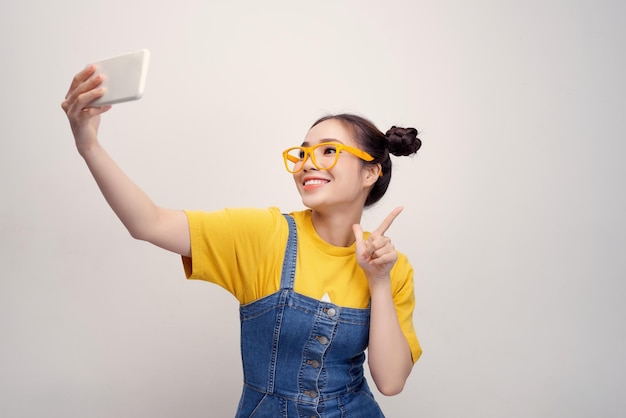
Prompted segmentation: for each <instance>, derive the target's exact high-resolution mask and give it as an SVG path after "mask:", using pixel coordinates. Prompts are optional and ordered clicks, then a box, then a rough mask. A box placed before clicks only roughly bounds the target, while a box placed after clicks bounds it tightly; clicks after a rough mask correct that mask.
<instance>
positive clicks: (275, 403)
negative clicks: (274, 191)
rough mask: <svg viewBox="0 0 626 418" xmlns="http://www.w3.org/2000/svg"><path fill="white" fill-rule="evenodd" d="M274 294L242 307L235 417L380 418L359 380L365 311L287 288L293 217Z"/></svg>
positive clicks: (292, 267) (294, 245)
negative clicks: (241, 383) (239, 387)
mask: <svg viewBox="0 0 626 418" xmlns="http://www.w3.org/2000/svg"><path fill="white" fill-rule="evenodd" d="M285 217H286V218H287V222H288V224H289V239H288V241H287V248H286V251H285V259H284V262H283V270H282V276H281V281H280V290H278V291H277V292H276V293H273V294H271V295H269V296H266V297H264V298H262V299H260V300H257V301H255V302H252V303H249V304H247V305H242V306H241V308H240V319H241V356H242V361H243V375H244V388H243V393H242V396H241V400H240V401H239V408H238V410H237V415H236V416H237V417H241V418H243V417H245V418H249V417H254V418H261V417H263V418H265V417H267V418H281V417H283V418H310V417H319V418H380V417H384V415H383V413H382V411H381V410H380V408H379V406H378V404H377V403H376V401H375V400H374V397H373V395H372V393H371V392H370V390H369V388H368V386H367V383H366V381H365V377H364V376H363V361H364V360H365V353H364V350H365V348H366V347H367V343H368V338H369V318H370V309H369V308H367V309H355V308H345V307H341V306H337V305H334V304H332V303H329V302H322V301H319V300H316V299H313V298H310V297H307V296H304V295H301V294H298V293H295V292H294V290H293V284H294V277H295V271H296V258H297V254H298V238H297V231H296V224H295V221H294V219H293V218H292V217H291V216H289V215H285Z"/></svg>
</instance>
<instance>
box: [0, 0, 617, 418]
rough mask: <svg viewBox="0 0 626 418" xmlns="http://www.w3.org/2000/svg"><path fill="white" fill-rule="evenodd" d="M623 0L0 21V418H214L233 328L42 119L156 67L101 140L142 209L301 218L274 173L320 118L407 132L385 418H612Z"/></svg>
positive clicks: (233, 9)
mask: <svg viewBox="0 0 626 418" xmlns="http://www.w3.org/2000/svg"><path fill="white" fill-rule="evenodd" d="M625 4H626V3H624V2H618V1H607V0H605V1H578V2H571V1H555V0H553V1H547V2H545V1H534V0H531V1H527V2H513V1H496V0H483V1H476V2H465V1H460V0H456V1H455V0H444V1H441V0H438V1H430V0H429V1H417V2H413V1H387V2H357V1H326V0H320V1H315V2H296V1H268V2H257V1H238V2H230V3H226V2H210V1H185V0H183V1H179V2H175V3H169V2H162V3H159V2H153V1H147V0H138V1H133V2H129V1H119V0H110V1H99V2H84V1H69V0H60V1H56V2H49V1H43V0H34V1H33V0H31V1H22V2H19V3H18V2H12V3H11V4H8V3H7V4H4V5H3V6H2V7H1V13H0V35H1V36H0V48H1V50H0V51H1V57H2V58H1V60H2V65H1V66H0V74H2V77H1V78H0V87H1V91H2V102H1V105H0V106H1V109H0V110H1V111H0V141H1V149H0V196H1V197H0V234H1V235H0V236H1V241H0V275H1V280H0V415H1V416H3V417H41V416H46V417H65V418H67V417H150V418H159V417H173V416H184V417H207V416H215V417H223V416H224V417H225V416H232V414H233V412H234V410H235V407H236V403H237V400H238V397H239V392H240V389H241V371H240V365H239V353H238V313H237V304H236V302H235V301H234V299H233V298H232V297H231V296H230V295H228V294H227V293H226V292H224V291H223V290H222V289H220V288H218V287H217V286H214V285H211V284H207V283H201V282H188V281H186V280H185V279H184V275H183V272H182V267H181V263H180V259H179V257H177V256H176V255H173V254H170V253H166V252H164V251H162V250H159V249H157V248H153V247H151V246H150V245H148V244H146V243H143V242H138V241H134V240H132V239H131V238H130V237H129V235H128V234H127V232H126V231H125V230H124V228H123V227H122V225H121V224H120V223H119V221H118V220H117V219H116V218H115V217H114V215H113V214H112V212H111V210H110V209H109V208H108V206H107V205H106V204H105V202H104V199H103V198H102V197H101V196H100V194H99V192H98V190H97V188H96V186H95V183H94V181H93V180H92V179H91V177H90V175H89V173H88V171H87V169H86V167H85V165H84V163H83V161H82V160H81V159H80V157H79V156H78V154H77V153H76V151H75V149H74V145H73V141H72V137H71V133H70V130H69V125H68V123H67V120H66V119H65V115H64V114H63V112H62V110H61V109H60V103H61V101H62V100H63V97H64V95H65V93H66V90H67V88H68V86H69V83H70V80H71V78H72V76H73V75H74V74H75V73H76V72H77V71H78V70H80V69H81V68H83V66H84V65H85V64H86V63H87V62H90V61H94V60H98V59H101V58H105V57H109V56H113V55H117V54H120V53H123V52H128V51H131V50H135V49H139V48H144V47H145V48H149V49H150V50H151V52H152V60H151V68H150V73H149V78H148V84H147V87H146V93H145V96H144V98H143V99H142V100H141V101H139V102H134V103H127V104H120V105H118V106H115V107H114V108H113V110H111V111H110V112H109V113H107V114H106V115H104V117H103V123H102V128H101V135H100V138H101V142H102V143H103V144H104V145H105V147H106V148H107V149H108V150H109V152H110V153H111V154H112V155H113V156H114V158H115V159H116V160H117V162H118V163H119V164H120V165H121V166H122V167H123V169H124V170H125V171H126V172H127V173H128V174H129V175H130V176H131V177H132V178H133V179H134V180H135V181H136V182H137V183H138V184H139V185H140V186H141V187H143V188H144V189H145V190H146V191H147V192H148V194H149V195H150V196H151V197H152V198H153V199H154V200H155V201H156V202H157V203H159V204H161V205H164V206H169V207H173V208H189V209H206V210H212V209H218V208H222V207H225V206H258V207H266V206H270V205H275V206H279V207H280V208H281V209H283V210H285V211H288V210H297V209H299V208H301V202H300V200H299V198H298V195H297V192H296V190H295V188H294V186H293V184H292V180H291V178H290V176H289V175H288V174H287V173H286V172H285V171H284V168H283V166H282V161H281V158H280V151H281V150H282V149H284V148H286V147H287V146H289V145H292V144H297V143H299V142H301V140H302V138H303V136H304V135H305V133H306V130H307V128H308V126H309V125H310V124H311V123H312V122H313V121H314V120H315V119H316V118H317V117H319V116H321V115H323V114H326V113H327V112H341V111H349V112H357V113H360V114H363V115H365V116H367V117H369V118H371V119H372V120H373V121H374V122H375V123H376V124H377V125H378V126H379V127H380V128H381V129H383V130H385V129H387V128H388V127H389V126H391V125H392V124H397V125H406V126H415V127H416V128H418V129H419V130H421V131H422V133H423V134H422V139H423V141H424V146H423V149H422V150H421V151H420V153H419V155H418V156H417V157H415V158H412V159H405V160H401V159H398V160H396V162H397V164H396V167H397V168H396V171H395V173H394V180H393V182H392V186H391V189H390V191H389V193H388V195H387V196H386V197H385V200H384V201H383V202H382V203H381V204H380V205H378V206H377V207H376V208H374V209H372V210H371V211H369V212H368V213H367V215H366V216H365V218H364V225H365V226H366V227H369V228H372V227H375V226H376V225H377V224H378V222H379V221H380V220H381V219H382V218H383V217H384V215H386V213H387V212H388V211H390V210H391V208H393V207H395V206H396V205H400V204H402V205H404V206H405V212H404V213H403V214H402V215H401V216H400V217H399V218H398V219H397V221H396V222H395V223H394V225H393V227H392V228H391V230H390V231H389V235H390V236H391V237H392V238H393V240H394V243H395V244H396V247H398V248H399V249H400V250H401V251H403V252H404V253H406V254H407V255H408V256H409V258H410V259H411V260H412V262H413V264H414V265H415V269H416V294H417V308H416V311H415V323H416V327H417V331H418V334H419V337H420V339H421V342H422V345H423V349H424V355H423V357H422V359H421V360H420V361H419V362H418V363H417V365H416V366H415V369H414V372H413V375H412V376H411V378H410V380H409V382H408V384H407V386H406V389H405V391H404V392H403V393H402V394H401V395H399V396H397V397H394V398H384V397H382V396H381V395H378V399H379V400H380V402H381V404H382V405H383V407H384V409H385V410H386V412H387V414H388V416H389V417H429V418H437V417H446V418H447V417H452V418H455V417H460V416H464V417H477V418H484V417H510V418H511V417H591V416H602V417H618V416H620V417H621V416H624V413H625V412H624V411H625V407H626V403H625V401H624V400H623V397H622V396H621V392H622V391H623V388H624V387H625V386H626V377H625V376H626V367H625V361H624V356H623V347H624V343H625V342H626V331H625V327H624V325H623V318H624V317H625V316H626V308H625V307H624V305H623V303H622V301H623V298H624V295H625V290H626V285H625V283H624V279H625V278H626V261H625V258H624V252H625V251H624V250H625V247H626V240H625V238H624V236H625V234H624V233H625V232H626V228H625V227H626V220H625V216H624V214H625V213H626V207H625V206H626V204H625V200H626V199H625V196H624V178H625V177H626V169H625V168H624V164H623V161H624V156H625V155H626V142H625V141H624V134H623V130H624V129H623V128H624V126H623V116H624V93H626V83H625V82H624V74H625V73H626V68H625V62H626V60H625V56H624V51H625V50H626V41H625V39H626V36H625V35H626V30H625V29H623V24H622V23H623V16H624V14H625V13H626V6H625Z"/></svg>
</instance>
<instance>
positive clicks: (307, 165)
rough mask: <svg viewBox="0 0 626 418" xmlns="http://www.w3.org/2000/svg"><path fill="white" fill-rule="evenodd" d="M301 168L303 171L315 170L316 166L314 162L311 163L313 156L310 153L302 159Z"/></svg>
mask: <svg viewBox="0 0 626 418" xmlns="http://www.w3.org/2000/svg"><path fill="white" fill-rule="evenodd" d="M302 170H303V171H310V170H317V167H316V166H315V164H313V157H311V155H307V156H306V160H305V161H304V164H303V165H302Z"/></svg>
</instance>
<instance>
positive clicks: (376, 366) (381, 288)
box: [368, 281, 413, 395]
mask: <svg viewBox="0 0 626 418" xmlns="http://www.w3.org/2000/svg"><path fill="white" fill-rule="evenodd" d="M370 293H371V317H370V337H369V348H368V362H369V367H370V372H371V374H372V378H373V379H374V383H375V384H376V387H378V390H379V391H380V392H381V393H383V394H384V395H396V394H398V393H400V392H401V391H402V389H403V388H404V384H405V382H406V379H407V378H408V376H409V374H410V373H411V369H412V368H413V360H412V358H411V351H410V348H409V344H408V342H407V340H406V337H405V336H404V333H403V332H402V329H401V327H400V323H399V321H398V316H397V314H396V310H395V306H394V302H393V297H392V294H391V290H390V288H389V282H388V281H384V282H383V283H378V284H376V285H375V286H370Z"/></svg>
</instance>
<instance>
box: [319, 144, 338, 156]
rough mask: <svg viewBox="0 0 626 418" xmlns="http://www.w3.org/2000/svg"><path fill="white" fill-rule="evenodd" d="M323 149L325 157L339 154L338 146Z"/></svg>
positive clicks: (326, 146) (328, 146) (327, 146)
mask: <svg viewBox="0 0 626 418" xmlns="http://www.w3.org/2000/svg"><path fill="white" fill-rule="evenodd" d="M321 148H322V154H324V155H333V154H336V153H337V146H336V145H325V146H323V147H321Z"/></svg>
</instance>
